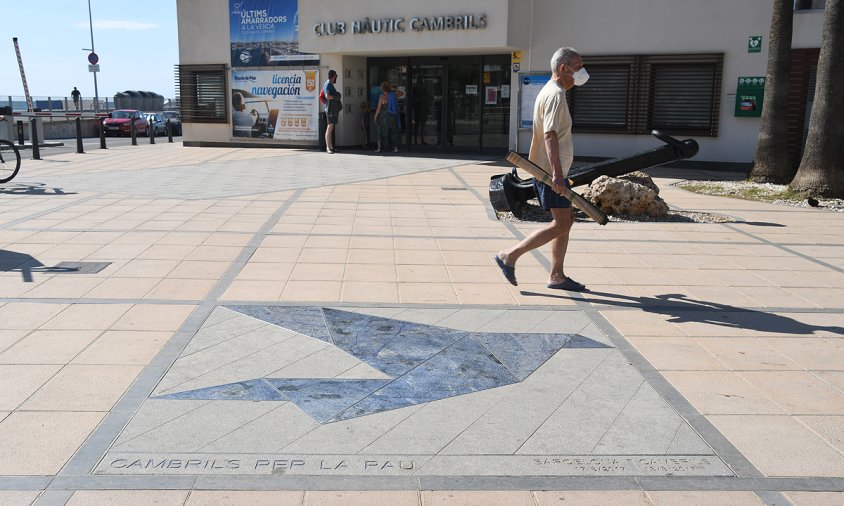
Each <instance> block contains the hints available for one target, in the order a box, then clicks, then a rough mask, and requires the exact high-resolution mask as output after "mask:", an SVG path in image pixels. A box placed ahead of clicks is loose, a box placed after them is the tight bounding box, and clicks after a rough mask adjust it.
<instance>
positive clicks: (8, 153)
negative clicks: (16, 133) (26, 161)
mask: <svg viewBox="0 0 844 506" xmlns="http://www.w3.org/2000/svg"><path fill="white" fill-rule="evenodd" d="M20 168H21V153H20V151H18V148H17V147H15V145H14V144H12V143H11V142H9V141H6V140H3V139H0V183H8V182H9V181H11V180H12V179H13V178H14V177H15V176H17V175H18V170H20Z"/></svg>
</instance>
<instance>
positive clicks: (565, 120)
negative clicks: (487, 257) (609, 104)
mask: <svg viewBox="0 0 844 506" xmlns="http://www.w3.org/2000/svg"><path fill="white" fill-rule="evenodd" d="M551 73H552V74H551V80H550V81H548V83H547V84H546V85H545V87H543V88H542V90H541V91H540V92H539V94H538V95H537V97H536V104H535V105H534V108H533V139H532V140H531V143H530V154H529V155H528V159H530V161H532V162H533V163H535V164H537V165H539V166H540V167H542V168H543V169H545V170H546V171H547V172H549V173H550V174H551V175H552V178H551V180H552V182H553V186H548V185H546V184H544V183H541V182H539V181H537V180H535V179H534V181H533V185H534V188H536V194H537V197H538V198H539V203H540V205H541V206H542V208H543V209H545V210H549V211H551V217H552V219H553V220H552V221H551V223H549V224H548V225H546V226H544V227H542V228H540V229H538V230H536V231H535V232H533V233H532V234H530V235H529V236H528V237H526V238H525V239H523V240H522V241H521V242H519V243H518V244H516V245H515V246H514V247H512V248H510V249H508V250H504V251H501V252H500V253H498V255H496V256H495V263H496V264H497V265H498V267H499V268H500V269H501V272H502V273H503V274H504V277H505V278H506V279H507V281H509V282H510V284H511V285H513V286H516V284H517V282H516V261H517V260H518V259H519V257H521V256H522V255H524V254H525V253H527V252H528V251H530V250H533V249H536V248H538V247H540V246H543V245H545V244H547V243H548V242H550V243H551V263H552V265H551V272H550V274H549V276H548V288H552V289H558V290H569V291H573V292H582V291H585V290H586V286H584V285H583V284H581V283H578V282H577V281H575V280H573V279H572V278H570V277H568V276H566V274H565V271H564V269H563V264H564V262H565V259H566V250H567V248H568V243H569V231H570V230H571V226H572V224H573V223H574V212H573V210H572V207H571V202H570V201H569V200H568V199H566V198H565V197H563V196H561V195H560V192H562V188H563V186H568V181H567V179H566V174H568V171H569V168H570V167H571V163H572V161H573V160H574V144H573V142H572V137H571V115H570V114H569V109H568V104H567V103H566V90H569V89H571V88H572V87H574V86H580V85H582V84H585V83H586V81H587V80H588V79H589V74H588V73H587V72H586V69H585V68H583V60H582V59H581V57H580V55H579V54H578V53H577V51H575V50H574V49H572V48H570V47H561V48H560V49H558V50H557V51H556V52H554V56H553V57H552V58H551Z"/></svg>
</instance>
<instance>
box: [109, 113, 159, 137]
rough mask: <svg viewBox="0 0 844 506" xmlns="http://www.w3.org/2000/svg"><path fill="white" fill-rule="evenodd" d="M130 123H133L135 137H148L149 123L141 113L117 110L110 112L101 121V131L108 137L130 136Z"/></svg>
mask: <svg viewBox="0 0 844 506" xmlns="http://www.w3.org/2000/svg"><path fill="white" fill-rule="evenodd" d="M132 121H134V122H135V135H138V136H141V135H149V121H147V119H146V118H145V117H144V114H143V113H142V112H141V111H137V110H134V109H118V110H116V111H111V112H110V113H109V115H108V118H105V119H104V120H103V130H105V134H106V135H107V136H108V135H122V134H125V135H131V134H132V133H131V128H132V126H131V125H132Z"/></svg>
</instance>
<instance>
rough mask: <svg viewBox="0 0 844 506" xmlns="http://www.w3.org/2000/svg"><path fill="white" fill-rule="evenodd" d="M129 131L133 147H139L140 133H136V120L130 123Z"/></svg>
mask: <svg viewBox="0 0 844 506" xmlns="http://www.w3.org/2000/svg"><path fill="white" fill-rule="evenodd" d="M129 131H130V132H131V134H132V145H133V146H137V145H138V133H137V132H136V131H135V119H134V118H133V119H132V121H131V122H130V123H129Z"/></svg>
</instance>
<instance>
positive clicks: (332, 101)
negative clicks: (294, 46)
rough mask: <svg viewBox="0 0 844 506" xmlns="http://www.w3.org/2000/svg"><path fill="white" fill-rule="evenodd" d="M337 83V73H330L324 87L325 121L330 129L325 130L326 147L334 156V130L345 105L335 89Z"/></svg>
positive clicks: (330, 71)
mask: <svg viewBox="0 0 844 506" xmlns="http://www.w3.org/2000/svg"><path fill="white" fill-rule="evenodd" d="M336 82H337V71H336V70H333V69H332V70H329V71H328V80H327V81H325V84H323V85H322V92H323V94H324V95H325V119H326V121H327V122H328V127H327V128H326V129H325V147H326V151H327V152H328V153H331V154H334V128H335V127H336V126H337V121H339V119H340V111H341V110H343V103H342V102H341V101H340V92H339V91H337V88H336V87H334V84H335V83H336Z"/></svg>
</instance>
